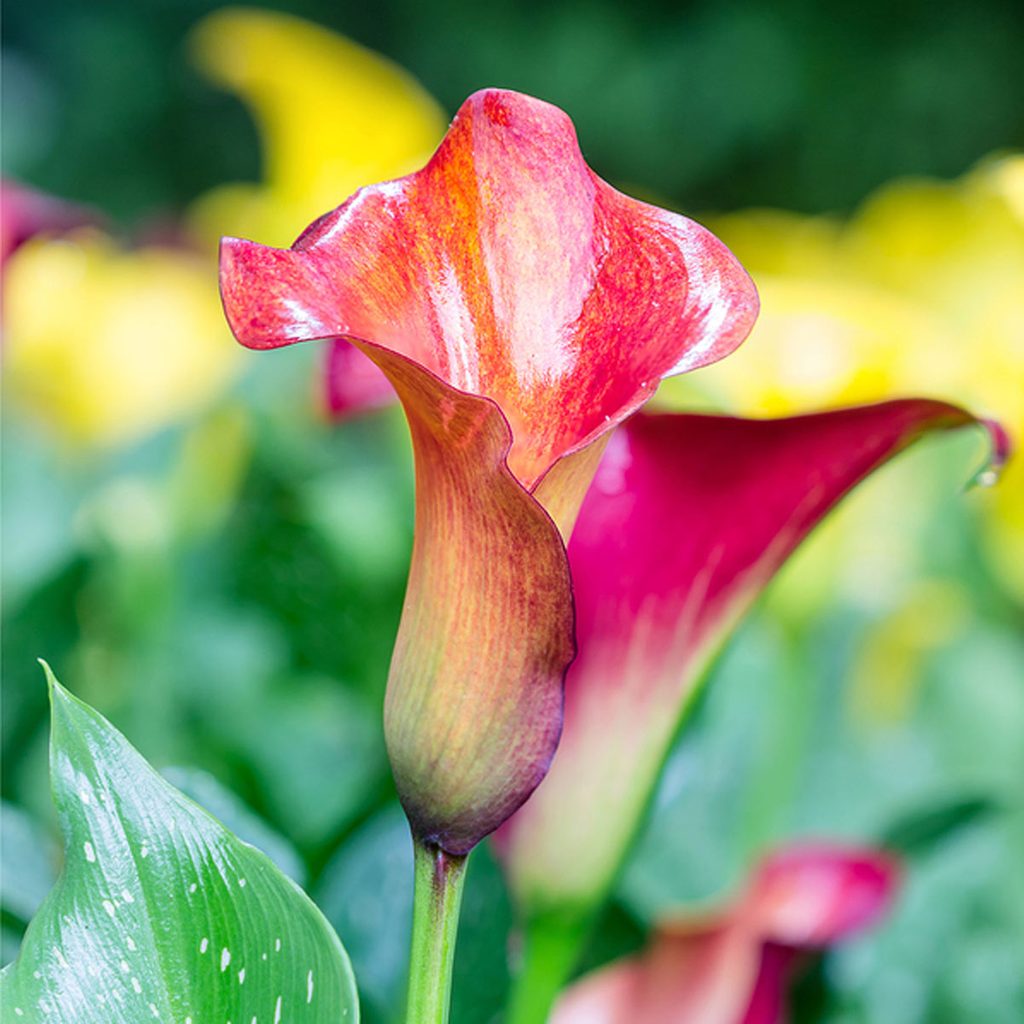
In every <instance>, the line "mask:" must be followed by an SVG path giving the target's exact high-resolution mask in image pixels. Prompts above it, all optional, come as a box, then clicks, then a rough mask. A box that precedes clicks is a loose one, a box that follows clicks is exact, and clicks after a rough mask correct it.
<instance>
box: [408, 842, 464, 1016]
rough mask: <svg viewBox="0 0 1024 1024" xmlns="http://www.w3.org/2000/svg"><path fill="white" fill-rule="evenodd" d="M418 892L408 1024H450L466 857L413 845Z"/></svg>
mask: <svg viewBox="0 0 1024 1024" xmlns="http://www.w3.org/2000/svg"><path fill="white" fill-rule="evenodd" d="M413 848H414V850H415V855H416V862H415V878H416V882H415V892H414V897H413V911H412V947H411V951H410V957H409V1001H408V1005H407V1008H406V1014H405V1020H406V1024H447V1021H448V1007H449V1004H450V1002H451V994H452V963H453V962H454V960H455V938H456V935H457V933H458V930H459V907H460V906H461V904H462V886H463V882H464V881H465V877H466V859H467V858H466V857H451V856H449V855H448V854H446V853H445V852H444V851H443V850H440V849H438V848H437V847H435V846H428V845H426V844H424V843H421V842H419V841H418V840H413Z"/></svg>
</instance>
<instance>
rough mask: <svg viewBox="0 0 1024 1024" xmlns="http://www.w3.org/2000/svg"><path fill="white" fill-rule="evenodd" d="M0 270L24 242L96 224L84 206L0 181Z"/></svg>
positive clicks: (26, 186) (26, 187)
mask: <svg viewBox="0 0 1024 1024" xmlns="http://www.w3.org/2000/svg"><path fill="white" fill-rule="evenodd" d="M0 212H2V216H0V266H3V264H5V263H6V262H7V259H8V257H9V256H10V255H11V253H13V252H14V250H15V249H17V248H18V246H19V245H21V244H22V243H23V242H27V241H28V239H30V238H33V237H35V236H36V235H40V234H49V233H56V232H62V231H67V230H69V229H71V228H74V227H78V226H79V225H80V224H87V223H89V222H90V221H95V220H96V219H97V215H96V214H95V213H94V212H92V211H90V210H88V209H86V208H85V207H83V206H78V205H77V204H75V203H70V202H67V201H66V200H63V199H57V198H56V197H55V196H50V195H47V194H46V193H45V192H39V191H38V190H37V189H34V188H29V186H28V185H22V184H20V183H19V182H16V181H12V180H10V179H4V180H3V181H0Z"/></svg>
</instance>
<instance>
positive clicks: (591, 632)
mask: <svg viewBox="0 0 1024 1024" xmlns="http://www.w3.org/2000/svg"><path fill="white" fill-rule="evenodd" d="M978 422H979V421H977V420H976V419H975V418H974V417H973V416H971V415H970V414H969V413H967V412H965V411H964V410H962V409H959V408H957V407H955V406H951V405H947V404H945V403H942V402H933V401H927V400H923V399H921V400H915V399H908V400H903V401H895V402H887V403H882V404H879V405H873V406H863V407H859V408H853V409H843V410H838V411H834V412H825V413H818V414H814V415H809V416H800V417H794V418H791V419H780V420H743V419H733V418H729V417H714V416H698V415H647V414H641V415H639V416H636V417H634V418H633V419H632V420H630V421H629V423H628V424H626V426H625V427H624V428H623V429H622V430H620V431H619V432H618V433H617V434H616V435H615V437H613V438H612V441H611V443H610V445H609V447H608V450H607V452H606V455H605V458H604V461H603V462H602V463H601V466H600V468H599V469H598V472H597V475H596V477H595V480H594V485H593V486H592V488H591V490H590V492H589V493H588V495H587V499H586V501H585V502H584V505H583V508H582V510H581V512H580V516H579V520H578V521H577V524H576V528H575V531H574V533H573V535H572V542H571V544H570V545H569V561H570V565H571V568H572V574H573V584H574V590H575V598H576V610H577V640H578V644H579V656H578V658H577V660H576V662H575V663H574V664H573V666H572V668H571V669H570V671H569V674H568V676H567V679H566V706H565V727H564V732H563V737H562V742H561V745H560V746H559V749H558V754H557V756H556V757H555V760H554V763H553V765H552V768H551V771H550V773H549V775H548V776H547V778H546V779H545V780H544V782H543V784H542V785H541V786H540V787H539V788H538V790H537V792H536V793H535V794H534V795H533V797H532V798H531V799H530V801H529V803H528V804H527V805H526V806H525V807H523V808H522V810H521V811H520V812H519V813H517V814H516V815H515V817H514V818H512V819H511V820H510V821H509V822H508V823H507V825H506V826H505V827H504V828H503V829H502V831H501V832H500V833H499V848H500V851H501V853H502V856H503V860H504V862H505V866H506V869H507V873H508V876H509V879H510V883H511V886H512V889H513V891H514V892H515V894H516V896H517V898H518V901H519V903H520V905H521V907H522V908H523V910H524V912H525V913H526V915H527V916H534V915H539V914H543V913H546V912H569V913H573V912H577V913H581V912H584V913H585V912H586V910H587V909H588V908H590V907H591V906H593V905H594V904H595V903H596V902H597V901H599V900H600V899H601V898H602V897H603V895H604V894H605V892H606V891H607V888H608V886H609V885H610V884H611V881H612V879H613V877H614V874H615V872H616V870H617V867H618V865H619V863H620V862H621V860H622V857H623V856H624V854H625V852H626V850H627V848H628V845H629V843H630V841H631V839H632V837H633V835H634V834H635V832H636V829H637V827H638V825H639V823H640V820H641V817H642V814H643V811H644V808H645V807H646V805H647V802H648V800H649V798H650V795H651V794H652V792H653V789H654V786H655V783H656V780H657V776H658V773H659V771H660V767H661V764H662V762H663V760H664V757H665V756H666V754H667V752H668V749H669V746H670V744H671V742H672V739H673V737H674V735H675V732H676V729H677V728H678V725H679V722H680V720H681V717H682V715H683V713H684V711H685V709H686V707H687V706H688V703H689V701H690V700H691V698H692V697H693V695H694V693H695V691H696V688H697V685H698V682H699V681H700V679H701V677H702V675H703V673H704V671H705V669H706V667H707V666H708V664H709V662H710V661H711V659H712V658H713V656H714V655H715V654H716V653H717V651H718V649H719V648H720V647H721V645H722V643H723V641H724V639H725V638H726V636H727V635H728V633H729V631H730V630H731V629H732V627H733V626H734V625H735V624H736V622H737V620H738V619H739V618H740V617H741V616H742V615H743V614H744V612H745V611H746V610H747V609H748V608H749V607H750V605H751V603H752V602H753V600H754V599H755V598H756V596H757V595H758V594H759V593H760V591H761V590H762V589H763V588H764V586H765V585H766V584H767V583H768V581H769V580H770V579H771V577H772V576H773V575H774V573H775V572H776V571H777V570H778V568H779V567H780V566H781V565H782V564H783V563H784V562H785V560H786V559H787V557H788V556H789V555H790V553H791V552H792V551H793V550H794V548H795V547H796V546H797V545H798V544H799V543H800V541H801V540H802V539H803V538H804V537H805V536H806V535H807V533H808V532H809V531H810V530H811V529H812V528H813V527H814V525H815V524H816V523H818V522H819V521H820V519H821V518H822V517H823V516H824V515H825V513H826V512H828V510H829V509H830V508H831V507H832V506H833V505H834V504H835V503H836V502H837V501H839V500H840V498H842V496H843V495H844V494H846V492H847V491H849V490H850V488H851V487H853V486H854V485H855V484H856V483H858V482H859V481H860V480H862V479H863V478H864V477H866V476H867V475H868V474H870V473H871V472H872V471H874V470H875V469H877V468H878V467H879V466H881V465H882V464H883V463H885V462H886V461H887V460H888V459H890V458H892V457H893V456H894V455H895V454H897V453H898V452H900V451H902V450H903V449H904V448H906V447H907V446H908V445H909V444H911V443H912V442H913V441H915V440H916V439H917V438H919V437H921V436H922V435H923V434H926V433H928V432H930V431H935V430H946V429H953V428H956V427H960V426H964V425H968V424H975V423H978ZM984 426H985V427H986V428H987V430H988V432H989V437H990V440H991V444H992V449H993V454H992V463H993V465H998V464H1000V463H1001V462H1002V461H1003V460H1004V459H1005V457H1006V452H1007V440H1006V437H1005V435H1004V434H1003V433H1002V431H1001V430H1000V428H999V427H998V426H997V425H995V424H988V423H986V424H984Z"/></svg>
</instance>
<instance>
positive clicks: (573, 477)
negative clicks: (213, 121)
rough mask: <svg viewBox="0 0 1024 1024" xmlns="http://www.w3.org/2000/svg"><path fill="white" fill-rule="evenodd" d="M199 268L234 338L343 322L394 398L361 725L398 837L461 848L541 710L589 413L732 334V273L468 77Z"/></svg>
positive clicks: (555, 656) (504, 808)
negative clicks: (442, 132) (397, 171)
mask: <svg viewBox="0 0 1024 1024" xmlns="http://www.w3.org/2000/svg"><path fill="white" fill-rule="evenodd" d="M221 291H222V296H223V300H224V306H225V310H226V313H227V317H228V321H229V323H230V325H231V327H232V330H233V331H234V333H235V335H236V337H237V338H238V339H239V341H241V342H242V343H243V344H245V345H247V346H249V347H251V348H275V347H278V346H280V345H287V344H291V343H293V342H299V341H306V340H311V339H334V340H335V341H336V342H337V343H345V344H351V345H354V346H355V347H356V348H358V349H359V350H360V351H361V352H362V353H363V354H364V355H366V356H367V357H369V358H370V359H371V360H372V361H373V362H374V363H375V364H376V365H377V366H378V367H379V368H380V369H381V370H382V371H383V372H384V374H385V375H386V376H387V378H388V380H389V381H390V383H391V385H392V386H393V387H394V389H395V391H396V392H397V393H398V396H399V398H400V399H401V401H402V403H403V405H404V407H405V412H406V415H407V417H408V420H409V425H410V430H411V433H412V440H413V448H414V454H415V459H416V474H417V499H416V502H417V508H416V540H415V546H414V551H413V559H412V566H411V570H410V578H409V585H408V591H407V595H406V603H405V610H404V613H403V618H402V624H401V628H400V632H399V637H398V641H397V644H396V648H395V654H394V658H393V661H392V668H391V674H390V678H389V683H388V693H387V699H386V704H385V734H386V738H387V743H388V749H389V753H390V756H391V760H392V766H393V770H394V774H395V778H396V782H397V785H398V789H399V794H400V796H401V798H402V802H403V804H404V806H405V808H406V812H407V814H408V815H409V818H410V821H411V823H412V826H413V830H414V832H415V834H416V836H417V838H418V839H419V840H420V841H421V842H423V843H428V844H433V845H435V846H436V847H438V848H440V849H441V850H442V851H445V852H447V853H449V854H455V855H459V854H463V853H465V852H467V851H468V850H469V849H471V848H472V847H473V846H474V845H475V844H476V843H477V842H478V841H479V840H480V839H481V838H482V837H483V836H484V835H486V834H488V833H489V832H491V831H492V830H493V829H494V828H496V827H497V826H498V825H500V824H501V822H502V821H504V820H505V819H506V818H507V817H508V816H509V815H510V814H511V813H512V812H513V811H514V810H515V809H516V808H517V807H519V806H520V805H521V804H522V802H523V801H524V800H525V799H526V798H527V797H528V796H529V794H530V793H531V792H532V791H533V789H534V788H535V787H536V786H537V784H538V783H539V782H540V780H541V779H542V778H543V776H544V774H545V772H546V771H547V768H548V765H549V764H550V761H551V758H552V756H553V754H554V750H555V746H556V744H557V742H558V737H559V734H560V732H561V717H562V680H563V675H564V671H565V669H566V667H567V665H568V664H569V662H570V661H571V659H572V657H573V653H574V643H573V604H572V595H571V586H570V577H569V567H568V563H567V560H566V555H565V549H564V544H563V541H562V537H561V536H560V532H559V531H561V534H562V535H565V536H567V535H568V533H569V532H570V530H571V525H572V522H573V521H574V519H575V516H576V512H577V511H578V508H579V504H580V502H581V500H582V498H583V495H584V494H585V492H586V489H587V487H588V485H589V483H590V479H591V476H592V474H593V471H594V468H595V467H596V465H597V461H598V458H599V456H600V453H601V451H602V449H603V447H604V445H605V443H606V441H607V439H608V437H609V435H610V432H611V431H612V430H613V428H614V427H615V426H616V425H617V424H619V423H621V422H622V421H623V420H624V419H625V418H626V417H628V416H629V415H630V414H632V413H633V412H635V411H636V409H637V408H639V407H640V406H641V405H642V404H643V402H644V401H645V400H646V399H647V398H648V397H649V396H650V395H651V394H653V392H654V390H655V388H656V387H657V385H658V382H659V381H660V380H661V378H662V377H663V376H666V375H668V374H673V373H679V372H682V371H684V370H689V369H694V368H696V367H698V366H703V365H705V364H707V363H710V362H713V361H714V360H716V359H720V358H722V357H723V356H724V355H726V354H728V353H729V352H730V351H732V349H734V348H735V347H736V346H737V345H738V344H739V343H740V342H741V341H742V339H743V338H744V337H745V336H746V334H747V332H748V331H749V329H750V327H751V324H752V323H753V320H754V317H755V316H756V311H757V298H756V293H755V291H754V289H753V286H752V285H751V283H750V280H749V278H748V277H747V275H746V273H745V272H744V271H743V269H742V268H741V267H740V265H739V264H738V263H737V261H736V260H735V259H734V258H733V256H732V255H731V254H730V253H729V251H728V250H727V249H726V248H725V247H724V246H722V245H721V243H720V242H718V240H717V239H715V238H714V236H712V235H711V234H709V233H708V232H707V231H705V230H704V229H703V228H701V227H700V226H699V225H697V224H695V223H693V222H692V221H689V220H687V219H686V218H684V217H681V216H678V215H675V214H672V213H669V212H667V211H664V210H660V209H657V208H655V207H652V206H649V205H647V204H645V203H641V202H639V201H637V200H634V199H630V198H628V197H626V196H624V195H622V194H621V193H619V192H617V191H615V190H614V189H613V188H611V187H610V186H609V185H607V184H606V183H605V182H603V181H602V180H601V179H600V178H598V177H597V176H596V175H595V174H594V173H593V172H592V171H591V170H590V169H589V168H588V167H587V166H586V164H585V163H584V162H583V158H582V156H581V154H580V151H579V147H578V144H577V141H576V136H575V132H574V131H573V128H572V124H571V122H570V121H569V119H568V117H567V116H566V115H565V114H564V113H562V112H561V111H560V110H558V109H557V108H555V107H552V106H550V105H548V104H546V103H543V102H541V101H539V100H534V99H531V98H529V97H526V96H522V95H519V94H516V93H511V92H504V91H499V90H487V91H484V92H481V93H477V94H475V95H474V96H472V97H470V99H468V100H467V101H466V103H465V104H464V105H463V106H462V108H461V109H460V111H459V113H458V115H457V116H456V118H455V120H454V122H453V123H452V126H451V128H450V130H449V132H448V134H447V135H446V137H445V139H444V141H443V142H442V144H441V146H440V148H439V149H438V151H437V152H436V154H435V155H434V156H433V158H432V159H431V160H430V162H429V163H428V164H427V165H426V167H424V168H423V170H421V171H419V172H417V173H415V174H412V175H410V176H409V177H406V178H403V179H399V180H397V181H392V182H387V183H384V184H381V185H376V186H371V187H368V188H364V189H361V190H360V191H359V192H357V193H356V194H355V195H354V196H352V197H351V198H350V199H349V200H348V201H347V202H346V203H345V204H344V205H342V206H341V207H339V208H338V209H336V210H334V211H333V212H332V213H329V214H327V215H326V216H324V217H322V218H321V219H320V220H319V221H317V222H315V223H314V224H313V225H312V226H311V227H310V228H308V229H307V231H306V232H305V233H304V234H303V235H302V236H301V237H300V238H299V239H298V241H297V242H296V243H295V244H294V245H293V246H292V248H291V249H287V250H282V249H273V248H268V247H265V246H261V245H257V244H254V243H252V242H247V241H241V240H238V239H231V238H228V239H225V240H224V241H223V243H222V250H221ZM556 524H557V525H556Z"/></svg>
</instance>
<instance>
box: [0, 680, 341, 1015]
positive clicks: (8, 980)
mask: <svg viewBox="0 0 1024 1024" xmlns="http://www.w3.org/2000/svg"><path fill="white" fill-rule="evenodd" d="M46 672H47V677H48V679H49V682H50V703H51V708H52V732H51V739H50V772H51V776H52V785H53V795H54V802H55V803H56V805H57V813H58V816H59V818H60V823H61V829H62V831H63V835H64V844H65V864H64V870H63V873H62V874H61V876H60V878H59V879H58V881H57V884H56V885H55V887H54V888H53V890H52V891H51V893H50V894H49V896H48V897H47V898H46V901H45V902H44V903H43V905H42V907H41V908H40V909H39V912H38V913H37V915H36V917H35V918H34V919H33V921H32V923H31V924H30V925H29V927H28V930H27V931H26V933H25V938H24V941H23V943H22V947H21V950H20V952H19V955H18V958H17V959H16V960H15V962H14V963H13V964H11V965H10V966H9V967H8V968H7V969H6V970H5V971H4V973H3V975H2V979H0V1017H2V1019H3V1020H4V1022H5V1024H6V1022H8V1021H10V1022H11V1024H16V1022H17V1024H21V1022H22V1021H24V1022H26V1024H27V1022H39V1024H43V1022H46V1024H144V1022H146V1021H151V1022H152V1021H162V1022H165V1024H224V1022H227V1021H234V1022H235V1024H252V1022H254V1021H255V1022H256V1024H284V1022H287V1024H321V1022H322V1024H328V1022H330V1024H339V1022H346V1021H352V1022H355V1021H357V1020H358V1017H359V1008H358V1001H357V997H356V990H355V981H354V979H353V976H352V969H351V967H350V965H349V960H348V956H347V955H346V954H345V951H344V949H343V948H342V946H341V943H340V942H339V941H338V937H337V936H336V935H335V933H334V931H333V930H332V929H331V926H330V925H329V924H328V923H327V921H326V920H325V918H324V917H323V915H322V914H321V913H320V911H319V910H317V908H316V907H315V906H314V904H313V903H312V902H311V901H310V900H309V898H308V897H307V896H306V895H305V894H304V893H303V892H302V890H301V889H299V888H298V887H297V886H296V885H295V884H294V883H293V882H291V881H290V880H289V879H288V878H286V877H285V876H284V875H283V874H282V873H281V872H280V871H279V870H278V869H277V868H276V867H275V866H274V864H273V863H272V862H271V861H270V860H269V859H268V858H267V857H266V856H265V855H264V854H262V853H261V852H259V851H258V850H256V849H254V848H253V847H251V846H248V845H247V844H245V843H243V842H242V841H241V840H240V839H238V838H237V837H235V836H234V835H232V834H231V833H230V832H228V831H227V830H226V829H225V828H224V827H223V826H222V825H220V824H219V823H218V822H217V821H215V820H214V819H213V818H211V817H210V816H209V815H208V814H207V813H206V812H205V811H203V810H202V809H201V808H199V807H198V806H196V805H195V804H194V803H192V802H191V801H190V800H188V799H187V798H186V797H184V796H183V795H182V794H181V793H179V792H178V791H177V790H176V789H174V787H173V786H171V785H170V784H169V783H167V782H166V781H165V780H164V779H162V778H161V777H160V776H159V775H158V774H157V773H156V772H155V771H153V769H152V768H150V766H149V765H148V764H147V763H146V762H145V760H143V758H142V757H141V756H140V755H139V754H138V752H137V751H135V750H134V749H133V748H132V747H131V746H130V745H129V744H128V742H127V741H126V740H125V738H124V737H123V736H122V735H121V734H120V733H118V732H117V731H116V730H115V729H114V728H113V727H112V726H111V725H110V723H109V722H107V721H106V720H105V719H104V718H102V717H101V716H100V715H98V714H97V713H96V712H95V711H93V710H92V709H91V708H89V707H87V706H86V705H85V704H83V703H82V702H81V701H78V700H76V699H75V698H74V697H72V696H71V695H70V694H69V693H67V691H65V690H64V689H62V688H61V687H60V685H59V684H58V683H57V681H56V680H55V679H54V678H53V675H52V673H51V672H50V671H49V669H48V668H47V669H46Z"/></svg>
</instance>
